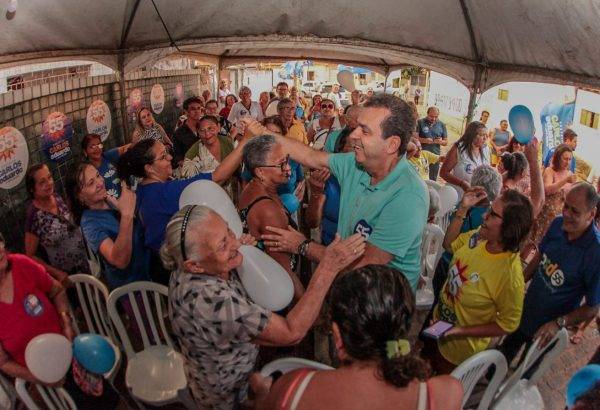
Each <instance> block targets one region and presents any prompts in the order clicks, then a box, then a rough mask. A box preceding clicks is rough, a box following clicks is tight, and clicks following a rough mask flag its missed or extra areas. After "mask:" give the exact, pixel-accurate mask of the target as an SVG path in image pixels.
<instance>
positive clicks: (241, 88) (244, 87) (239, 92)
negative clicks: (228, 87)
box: [238, 85, 252, 97]
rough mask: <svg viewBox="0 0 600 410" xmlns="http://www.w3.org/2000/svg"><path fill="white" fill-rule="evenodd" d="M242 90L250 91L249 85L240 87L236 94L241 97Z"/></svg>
mask: <svg viewBox="0 0 600 410" xmlns="http://www.w3.org/2000/svg"><path fill="white" fill-rule="evenodd" d="M244 91H250V92H251V93H252V90H251V89H250V87H248V86H245V85H243V86H242V87H240V91H238V95H239V96H240V97H241V96H242V93H243V92H244Z"/></svg>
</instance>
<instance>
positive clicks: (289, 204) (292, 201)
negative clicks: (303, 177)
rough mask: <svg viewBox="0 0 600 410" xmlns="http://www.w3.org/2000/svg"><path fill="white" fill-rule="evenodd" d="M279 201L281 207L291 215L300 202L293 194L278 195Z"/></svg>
mask: <svg viewBox="0 0 600 410" xmlns="http://www.w3.org/2000/svg"><path fill="white" fill-rule="evenodd" d="M279 199H281V202H283V206H285V209H287V210H288V212H289V213H291V214H293V213H294V212H296V211H297V210H298V208H299V207H300V202H299V201H298V198H296V195H294V194H281V195H279Z"/></svg>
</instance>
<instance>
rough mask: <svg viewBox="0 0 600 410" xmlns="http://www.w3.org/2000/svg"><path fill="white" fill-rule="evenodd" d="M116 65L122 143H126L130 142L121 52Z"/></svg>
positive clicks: (123, 62) (123, 63)
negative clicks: (117, 66) (117, 68)
mask: <svg viewBox="0 0 600 410" xmlns="http://www.w3.org/2000/svg"><path fill="white" fill-rule="evenodd" d="M118 65H119V70H118V74H119V89H120V90H121V92H120V93H119V101H120V103H121V121H122V123H123V143H127V142H129V141H130V138H129V123H128V118H127V98H126V97H125V96H126V95H127V94H126V92H125V55H124V54H123V53H122V52H121V53H119V57H118Z"/></svg>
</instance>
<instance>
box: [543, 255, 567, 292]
mask: <svg viewBox="0 0 600 410" xmlns="http://www.w3.org/2000/svg"><path fill="white" fill-rule="evenodd" d="M540 268H541V270H542V272H543V273H544V275H546V276H547V277H548V278H549V279H550V283H551V284H552V286H554V287H559V286H562V285H563V283H565V274H564V273H563V271H562V270H560V269H559V268H558V263H552V261H551V260H550V258H549V257H548V255H546V254H545V253H544V254H543V255H542V261H541V262H540Z"/></svg>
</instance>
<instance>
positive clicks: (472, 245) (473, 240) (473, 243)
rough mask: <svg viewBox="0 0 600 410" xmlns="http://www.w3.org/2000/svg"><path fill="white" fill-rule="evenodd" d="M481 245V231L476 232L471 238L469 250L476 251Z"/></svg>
mask: <svg viewBox="0 0 600 410" xmlns="http://www.w3.org/2000/svg"><path fill="white" fill-rule="evenodd" d="M478 243H479V231H477V232H475V233H474V234H473V235H471V237H470V238H469V249H474V248H475V247H476V246H477V244H478Z"/></svg>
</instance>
